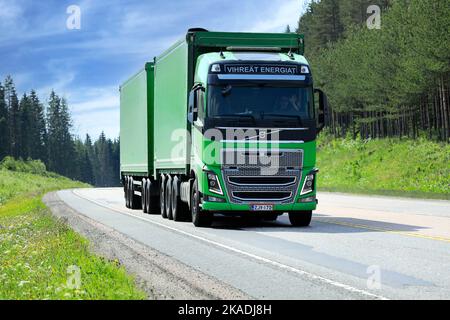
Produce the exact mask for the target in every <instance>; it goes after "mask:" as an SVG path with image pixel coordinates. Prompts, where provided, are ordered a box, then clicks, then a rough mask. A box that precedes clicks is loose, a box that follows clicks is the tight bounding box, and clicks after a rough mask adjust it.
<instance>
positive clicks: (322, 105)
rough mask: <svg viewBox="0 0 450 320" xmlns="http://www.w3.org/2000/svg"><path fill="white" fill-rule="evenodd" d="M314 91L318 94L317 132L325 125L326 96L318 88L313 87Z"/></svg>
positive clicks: (326, 112)
mask: <svg viewBox="0 0 450 320" xmlns="http://www.w3.org/2000/svg"><path fill="white" fill-rule="evenodd" d="M314 93H317V94H318V95H319V110H318V114H317V133H319V132H320V131H322V129H323V128H324V127H325V121H326V115H327V114H328V98H327V95H326V94H325V93H324V92H323V91H322V90H320V89H315V90H314Z"/></svg>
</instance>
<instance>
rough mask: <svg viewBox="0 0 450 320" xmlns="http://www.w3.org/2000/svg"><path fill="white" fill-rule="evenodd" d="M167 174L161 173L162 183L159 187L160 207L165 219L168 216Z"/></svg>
mask: <svg viewBox="0 0 450 320" xmlns="http://www.w3.org/2000/svg"><path fill="white" fill-rule="evenodd" d="M165 194H166V176H165V175H164V174H163V175H161V184H160V188H159V208H160V212H161V217H163V218H164V219H166V218H167V214H166V197H165Z"/></svg>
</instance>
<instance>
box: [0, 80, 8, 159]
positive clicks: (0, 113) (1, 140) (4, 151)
mask: <svg viewBox="0 0 450 320" xmlns="http://www.w3.org/2000/svg"><path fill="white" fill-rule="evenodd" d="M8 119H9V116H8V108H7V105H6V101H5V89H4V87H3V86H2V84H1V82H0V161H1V160H2V159H3V158H4V157H5V156H7V155H8V154H9V127H8Z"/></svg>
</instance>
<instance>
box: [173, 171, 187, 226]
mask: <svg viewBox="0 0 450 320" xmlns="http://www.w3.org/2000/svg"><path fill="white" fill-rule="evenodd" d="M180 184H181V181H180V178H178V176H175V177H173V182H172V201H171V205H172V216H173V220H175V221H184V220H186V217H187V213H188V206H187V204H186V203H184V202H183V201H181V198H180Z"/></svg>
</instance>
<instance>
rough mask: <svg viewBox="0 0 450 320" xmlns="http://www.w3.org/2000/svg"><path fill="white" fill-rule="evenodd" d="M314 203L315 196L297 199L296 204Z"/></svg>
mask: <svg viewBox="0 0 450 320" xmlns="http://www.w3.org/2000/svg"><path fill="white" fill-rule="evenodd" d="M315 201H316V196H312V197H307V198H303V199H298V202H301V203H305V202H315Z"/></svg>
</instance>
